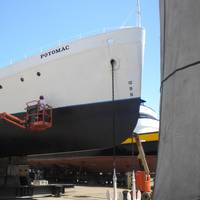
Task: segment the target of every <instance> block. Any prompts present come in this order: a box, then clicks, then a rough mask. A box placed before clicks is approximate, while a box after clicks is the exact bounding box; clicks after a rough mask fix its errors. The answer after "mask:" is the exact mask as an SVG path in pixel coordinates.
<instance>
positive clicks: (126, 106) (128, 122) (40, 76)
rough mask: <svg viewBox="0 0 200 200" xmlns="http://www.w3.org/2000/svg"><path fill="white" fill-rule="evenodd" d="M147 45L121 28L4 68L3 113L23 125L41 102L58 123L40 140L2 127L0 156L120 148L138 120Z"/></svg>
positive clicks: (0, 81)
mask: <svg viewBox="0 0 200 200" xmlns="http://www.w3.org/2000/svg"><path fill="white" fill-rule="evenodd" d="M144 40H145V31H144V29H143V28H141V27H125V28H118V29H115V30H112V31H108V32H103V33H99V34H96V35H93V36H89V37H85V38H82V39H78V40H74V41H71V42H67V43H63V44H61V45H59V46H57V47H55V48H51V49H48V50H46V51H43V52H41V53H39V54H36V55H33V56H30V57H27V58H26V59H24V60H22V61H18V62H16V63H14V64H12V65H10V66H6V67H4V68H1V69H0V113H2V112H7V113H10V114H12V115H13V116H16V117H18V118H22V117H23V116H24V114H25V112H26V111H25V110H24V108H25V104H26V102H30V101H32V100H35V99H38V98H39V96H41V95H42V96H44V98H45V100H46V102H47V103H48V105H51V107H52V108H53V122H52V127H51V128H49V129H47V130H44V131H41V132H34V131H30V130H28V129H21V128H19V127H17V126H15V125H14V124H10V123H9V122H7V121H5V120H2V119H0V133H1V134H0V156H1V157H4V156H23V155H32V154H47V153H61V152H75V151H76V152H77V151H78V152H80V151H85V150H98V149H105V148H111V147H112V146H113V145H114V144H115V145H119V144H121V143H122V142H123V141H124V140H125V139H126V138H127V137H129V136H130V135H131V134H132V132H133V130H134V128H135V126H136V124H137V121H138V117H139V107H140V104H141V102H142V100H141V71H142V63H143V55H144ZM113 121H114V122H115V123H114V124H115V126H113ZM113 135H114V136H115V137H113ZM113 138H114V139H113Z"/></svg>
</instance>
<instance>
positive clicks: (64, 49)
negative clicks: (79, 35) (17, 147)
mask: <svg viewBox="0 0 200 200" xmlns="http://www.w3.org/2000/svg"><path fill="white" fill-rule="evenodd" d="M67 50H69V45H66V46H64V47H60V48H57V49H53V50H51V51H49V52H45V53H42V54H41V55H40V58H41V59H43V58H46V57H48V56H51V55H53V54H56V53H60V52H62V51H67Z"/></svg>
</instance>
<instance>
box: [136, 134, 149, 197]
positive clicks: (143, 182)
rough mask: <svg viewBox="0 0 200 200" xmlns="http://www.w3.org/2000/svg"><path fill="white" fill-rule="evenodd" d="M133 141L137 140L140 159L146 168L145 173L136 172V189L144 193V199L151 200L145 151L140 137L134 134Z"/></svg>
mask: <svg viewBox="0 0 200 200" xmlns="http://www.w3.org/2000/svg"><path fill="white" fill-rule="evenodd" d="M133 139H135V142H136V145H137V148H138V152H139V159H140V160H141V162H142V165H143V167H144V171H136V189H137V190H140V191H141V192H142V199H146V200H149V199H151V182H150V179H151V177H150V170H149V167H148V164H147V161H146V157H145V153H144V149H143V146H142V142H141V140H140V138H139V135H138V134H136V133H133Z"/></svg>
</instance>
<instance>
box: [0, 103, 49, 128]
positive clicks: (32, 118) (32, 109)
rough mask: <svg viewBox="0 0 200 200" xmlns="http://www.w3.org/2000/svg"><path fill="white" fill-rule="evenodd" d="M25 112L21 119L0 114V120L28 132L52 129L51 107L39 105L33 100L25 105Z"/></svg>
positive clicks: (4, 113)
mask: <svg viewBox="0 0 200 200" xmlns="http://www.w3.org/2000/svg"><path fill="white" fill-rule="evenodd" d="M25 110H26V113H25V115H24V117H23V118H22V119H21V118H19V117H17V116H15V115H12V114H9V113H6V112H2V113H0V119H3V120H5V121H7V122H9V123H11V124H14V125H15V126H17V127H19V128H22V129H27V130H30V131H44V130H46V129H49V128H51V127H52V107H51V106H49V105H48V104H46V105H41V104H40V103H39V101H37V100H34V101H31V102H28V103H26V108H25Z"/></svg>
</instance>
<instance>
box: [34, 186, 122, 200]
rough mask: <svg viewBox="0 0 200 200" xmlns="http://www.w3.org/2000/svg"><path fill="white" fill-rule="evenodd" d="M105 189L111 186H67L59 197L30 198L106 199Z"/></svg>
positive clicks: (48, 199) (38, 198) (53, 199)
mask: <svg viewBox="0 0 200 200" xmlns="http://www.w3.org/2000/svg"><path fill="white" fill-rule="evenodd" d="M107 190H109V191H112V188H108V187H83V186H75V187H74V188H67V189H66V190H65V194H64V195H62V196H61V197H51V196H45V197H44V196H43V197H37V198H36V197H35V198H33V199H32V200H43V199H44V200H63V199H65V200H86V199H87V200H107V198H106V192H107ZM118 191H119V192H120V191H123V189H118Z"/></svg>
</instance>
